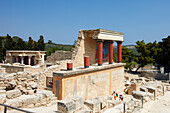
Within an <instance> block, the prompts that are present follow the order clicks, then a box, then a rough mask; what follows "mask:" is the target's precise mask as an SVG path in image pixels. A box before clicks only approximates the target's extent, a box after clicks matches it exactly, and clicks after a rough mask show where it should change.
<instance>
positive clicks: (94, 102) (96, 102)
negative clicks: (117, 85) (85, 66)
mask: <svg viewBox="0 0 170 113" xmlns="http://www.w3.org/2000/svg"><path fill="white" fill-rule="evenodd" d="M84 104H85V105H86V106H88V107H89V108H90V109H91V110H92V111H93V112H94V113H95V112H100V99H99V98H94V99H91V100H87V101H85V102H84Z"/></svg>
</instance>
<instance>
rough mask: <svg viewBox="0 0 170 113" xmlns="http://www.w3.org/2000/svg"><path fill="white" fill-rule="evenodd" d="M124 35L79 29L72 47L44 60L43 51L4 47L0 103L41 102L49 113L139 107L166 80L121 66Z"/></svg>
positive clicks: (152, 97)
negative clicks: (121, 96)
mask: <svg viewBox="0 0 170 113" xmlns="http://www.w3.org/2000/svg"><path fill="white" fill-rule="evenodd" d="M123 36H124V33H121V32H115V31H110V30H104V29H94V30H80V31H79V34H78V38H77V41H76V44H75V48H73V49H72V50H71V51H70V52H66V51H56V52H55V53H53V54H51V56H48V57H47V59H46V62H45V61H44V56H45V51H10V50H9V51H7V53H6V54H7V59H6V62H5V63H4V64H0V66H1V67H0V103H2V104H5V105H9V106H13V107H16V108H21V109H27V110H29V111H32V112H34V109H32V108H37V109H38V108H39V110H42V109H41V108H42V107H43V108H44V112H45V109H51V113H53V112H56V111H58V112H61V113H109V111H108V110H110V108H111V113H114V112H116V113H123V112H126V113H131V112H133V111H136V110H139V109H141V108H142V106H143V104H142V103H146V102H148V101H151V100H156V99H157V97H158V96H162V95H164V94H165V93H166V92H167V91H168V90H170V85H169V83H168V82H163V81H157V80H155V79H154V78H147V77H141V75H134V74H129V73H126V72H124V66H125V65H126V64H125V63H122V59H121V58H122V43H123ZM113 46H117V50H116V52H117V56H118V58H117V61H114V60H113V59H114V57H113V52H114V50H113ZM113 91H115V92H117V93H118V95H119V94H122V95H123V97H124V99H123V101H121V100H119V98H117V100H114V98H113V95H112V93H113ZM48 107H49V108H48ZM3 110H4V107H2V106H0V111H3ZM9 111H10V110H9ZM36 112H37V111H36ZM40 112H41V113H43V110H42V111H40Z"/></svg>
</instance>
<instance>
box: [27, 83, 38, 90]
mask: <svg viewBox="0 0 170 113" xmlns="http://www.w3.org/2000/svg"><path fill="white" fill-rule="evenodd" d="M29 86H30V87H31V88H32V89H37V87H38V85H37V83H35V82H30V83H29Z"/></svg>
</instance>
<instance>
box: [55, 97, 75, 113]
mask: <svg viewBox="0 0 170 113" xmlns="http://www.w3.org/2000/svg"><path fill="white" fill-rule="evenodd" d="M58 111H61V112H63V113H74V112H75V111H76V103H75V102H74V100H71V99H65V100H61V101H58Z"/></svg>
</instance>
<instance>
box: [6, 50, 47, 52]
mask: <svg viewBox="0 0 170 113" xmlns="http://www.w3.org/2000/svg"><path fill="white" fill-rule="evenodd" d="M7 52H46V51H33V50H7Z"/></svg>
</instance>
